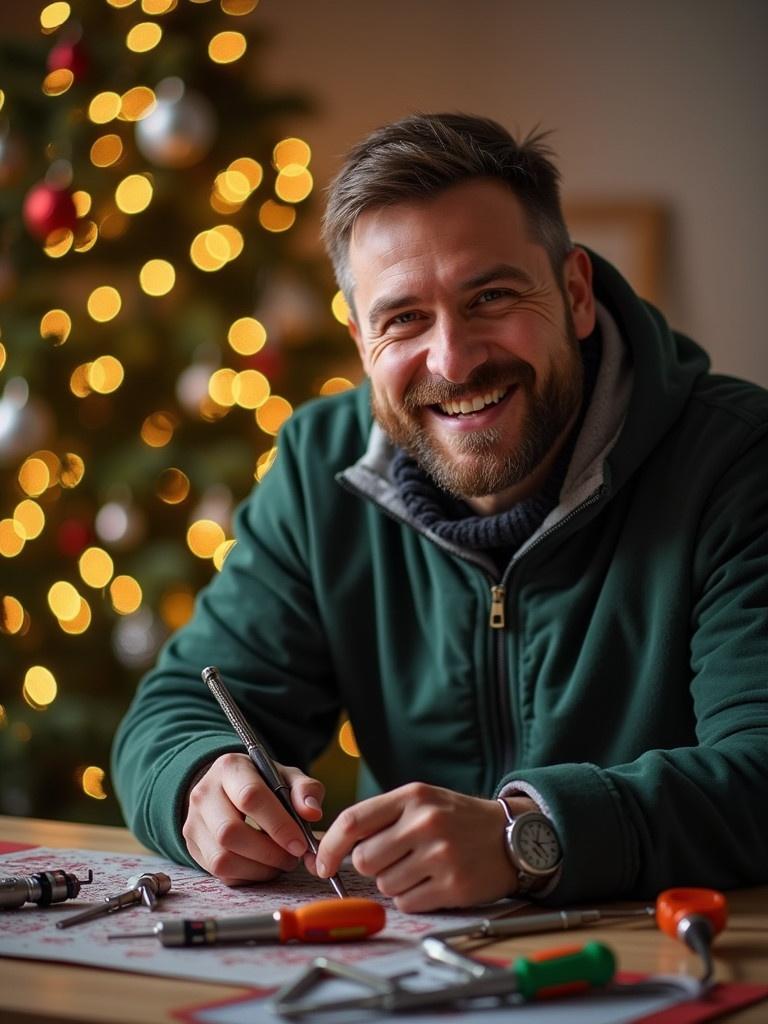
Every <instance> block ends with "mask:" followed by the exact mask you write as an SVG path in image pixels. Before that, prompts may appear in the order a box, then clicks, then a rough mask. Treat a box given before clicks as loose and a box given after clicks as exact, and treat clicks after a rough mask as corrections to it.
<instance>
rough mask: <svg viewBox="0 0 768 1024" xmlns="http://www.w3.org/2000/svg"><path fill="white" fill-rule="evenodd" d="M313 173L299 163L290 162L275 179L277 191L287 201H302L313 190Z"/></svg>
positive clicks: (278, 195) (280, 197)
mask: <svg viewBox="0 0 768 1024" xmlns="http://www.w3.org/2000/svg"><path fill="white" fill-rule="evenodd" d="M312 185H313V181H312V175H311V174H310V173H309V171H308V170H307V169H306V167H301V166H300V165H299V164H288V166H287V167H286V168H285V169H284V170H282V171H280V173H279V174H278V176H277V179H276V180H275V193H276V195H277V197H278V198H279V199H282V200H283V201H284V202H286V203H300V202H301V201H302V199H306V198H307V196H308V195H309V193H310V192H311V191H312Z"/></svg>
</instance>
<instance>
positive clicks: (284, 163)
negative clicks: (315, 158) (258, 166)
mask: <svg viewBox="0 0 768 1024" xmlns="http://www.w3.org/2000/svg"><path fill="white" fill-rule="evenodd" d="M311 158H312V150H311V149H310V148H309V146H308V145H307V143H306V142H305V141H304V140H303V139H297V138H294V137H292V138H289V139H282V140H281V141H280V142H278V143H277V145H276V146H275V148H274V149H273V150H272V162H273V163H274V165H275V167H276V168H277V170H278V171H282V170H283V169H284V168H287V167H289V166H291V164H297V165H298V166H299V167H301V168H302V169H303V168H305V167H306V166H307V165H308V164H309V161H310V159H311Z"/></svg>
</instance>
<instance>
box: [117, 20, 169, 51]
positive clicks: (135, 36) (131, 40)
mask: <svg viewBox="0 0 768 1024" xmlns="http://www.w3.org/2000/svg"><path fill="white" fill-rule="evenodd" d="M162 38H163V30H162V28H161V27H160V26H159V25H158V24H157V23H156V22H154V21H141V22H139V24H138V25H134V26H133V28H132V29H130V30H129V32H128V35H127V36H126V37H125V45H126V46H127V47H128V49H129V50H133V52H134V53H146V52H147V51H148V50H153V49H154V48H155V47H156V46H157V44H158V43H159V42H160V40H161V39H162Z"/></svg>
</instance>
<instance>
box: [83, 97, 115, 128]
mask: <svg viewBox="0 0 768 1024" xmlns="http://www.w3.org/2000/svg"><path fill="white" fill-rule="evenodd" d="M120 103H121V100H120V97H119V95H118V94H117V93H116V92H111V91H108V92H100V93H97V94H96V95H95V96H94V97H93V99H92V100H91V102H90V103H89V105H88V117H89V119H90V120H91V121H93V123H94V124H106V123H107V122H108V121H114V119H115V118H116V117H117V115H118V114H119V113H120Z"/></svg>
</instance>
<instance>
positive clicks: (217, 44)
mask: <svg viewBox="0 0 768 1024" xmlns="http://www.w3.org/2000/svg"><path fill="white" fill-rule="evenodd" d="M247 46H248V43H247V40H246V38H245V36H244V35H243V33H242V32H230V31H225V32H217V34H216V35H215V36H214V37H213V39H211V41H210V43H209V44H208V56H209V57H210V58H211V60H212V61H215V63H216V64H231V63H232V62H233V61H235V60H239V59H240V58H241V57H242V56H243V54H244V53H245V50H246V47H247Z"/></svg>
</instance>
